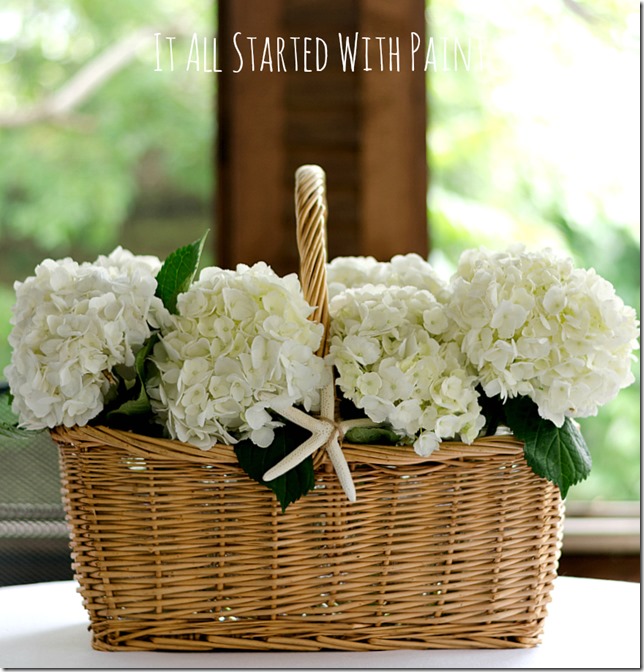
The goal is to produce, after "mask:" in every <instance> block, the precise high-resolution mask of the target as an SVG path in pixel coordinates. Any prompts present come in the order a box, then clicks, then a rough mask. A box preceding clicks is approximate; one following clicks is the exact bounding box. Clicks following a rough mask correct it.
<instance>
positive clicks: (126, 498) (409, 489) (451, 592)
mask: <svg viewBox="0 0 644 672" xmlns="http://www.w3.org/2000/svg"><path fill="white" fill-rule="evenodd" d="M296 182H297V187H296V196H297V197H296V204H297V214H298V243H299V246H300V253H301V258H302V270H301V279H302V284H303V287H304V291H305V294H306V295H307V298H309V301H311V303H314V304H316V305H318V306H319V309H318V311H317V313H316V315H315V317H316V319H318V320H321V321H322V322H323V323H324V324H327V323H328V314H327V300H326V280H325V272H324V263H323V262H324V259H325V251H324V248H325V241H324V218H325V213H326V205H325V198H324V174H323V173H322V171H321V169H319V168H317V167H311V166H307V167H303V168H301V169H300V170H299V171H298V173H297V180H296ZM52 435H53V437H54V439H55V440H56V441H57V442H58V444H59V446H60V455H61V469H62V475H63V496H64V502H65V506H66V511H67V516H68V523H69V528H70V535H71V549H72V557H73V567H74V570H75V573H76V578H77V580H78V581H79V583H80V592H81V593H82V595H83V598H84V604H85V607H86V609H87V611H88V612H89V615H90V620H91V630H92V633H93V642H92V643H93V646H94V648H96V649H100V650H107V651H115V650H123V651H125V650H131V651H133V650H183V651H204V650H213V649H254V650H290V651H314V650H320V649H334V650H347V651H364V650H381V649H427V648H466V647H467V648H471V647H477V648H505V647H529V646H534V645H536V644H537V643H538V642H539V637H540V634H541V632H542V628H543V621H544V618H545V615H546V605H547V603H548V602H549V599H550V591H551V588H552V582H553V580H554V578H555V576H556V568H557V561H558V557H559V552H560V546H561V527H562V512H561V509H562V505H561V499H560V496H559V490H558V489H557V488H556V487H555V486H554V485H552V484H551V483H548V482H547V481H545V480H543V479H540V478H538V477H537V476H535V475H534V473H533V472H532V470H531V469H530V468H529V467H528V466H527V464H526V463H525V460H524V458H523V447H522V444H520V443H519V442H517V441H516V440H515V439H513V438H512V437H509V436H497V437H491V438H486V439H479V440H477V441H476V442H475V443H474V444H473V445H471V446H467V445H464V444H461V443H458V442H447V443H444V444H442V446H441V447H440V449H439V450H438V451H437V452H435V453H434V454H433V455H432V457H431V460H428V459H424V458H421V457H419V456H418V455H416V454H415V453H414V451H413V449H411V448H409V447H407V448H401V447H398V448H393V447H377V446H357V445H349V444H346V443H345V444H343V449H344V453H345V455H346V458H347V461H348V463H349V465H350V468H351V471H352V475H353V478H354V481H355V485H356V490H357V494H358V500H357V502H354V503H351V502H349V501H348V500H347V498H346V496H345V494H344V492H343V491H342V488H341V486H340V484H339V482H338V480H337V477H336V475H335V473H334V471H333V469H332V467H331V464H330V462H329V461H328V458H326V457H325V456H324V454H323V451H318V453H317V454H316V456H315V461H314V462H315V467H316V482H315V488H314V489H313V490H312V491H311V492H309V493H308V494H307V495H306V496H305V497H303V498H302V499H301V500H300V501H298V502H297V503H295V504H293V505H291V507H289V509H288V510H287V511H286V512H285V513H282V512H281V509H280V507H279V505H278V504H277V502H276V501H275V498H274V495H273V494H272V493H271V492H270V491H269V490H268V489H266V488H263V487H262V486H260V485H258V484H257V483H256V482H254V481H252V480H251V479H250V478H249V477H248V476H246V474H245V473H244V472H243V471H242V470H241V469H240V467H239V466H238V464H237V460H236V457H235V454H234V452H233V450H232V449H231V448H230V447H229V446H225V445H216V446H214V447H213V448H212V449H211V450H209V451H202V450H199V449H198V448H195V447H192V446H189V445H186V444H182V443H180V442H177V441H170V440H162V439H152V438H150V437H145V436H140V435H135V434H132V433H127V432H121V431H116V430H112V429H107V428H105V427H82V428H79V427H75V428H62V427H61V428H57V429H55V430H53V432H52Z"/></svg>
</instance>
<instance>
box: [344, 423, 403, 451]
mask: <svg viewBox="0 0 644 672" xmlns="http://www.w3.org/2000/svg"><path fill="white" fill-rule="evenodd" d="M344 438H345V440H346V441H347V442H348V443H359V444H363V445H370V446H395V445H396V444H397V443H399V442H400V436H399V435H398V434H396V432H394V431H393V429H390V428H389V427H352V428H351V429H350V430H349V431H348V432H347V433H346V434H345V435H344Z"/></svg>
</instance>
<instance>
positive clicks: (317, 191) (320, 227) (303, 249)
mask: <svg viewBox="0 0 644 672" xmlns="http://www.w3.org/2000/svg"><path fill="white" fill-rule="evenodd" d="M295 212H296V218H297V248H298V251H299V255H300V282H301V283H302V291H303V292H304V298H305V299H306V300H307V301H308V302H309V304H310V305H311V306H314V307H315V311H314V312H313V314H312V315H311V319H312V320H315V321H316V322H320V324H322V325H323V326H324V339H323V341H322V344H321V345H320V348H319V349H318V352H317V354H318V355H320V356H321V357H323V356H324V355H325V354H326V352H327V347H328V344H327V336H328V331H329V297H328V292H327V283H326V216H327V204H326V175H325V174H324V171H323V170H322V168H320V166H313V165H311V166H301V167H300V168H298V169H297V170H296V171H295Z"/></svg>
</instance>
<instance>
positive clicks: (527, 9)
mask: <svg viewBox="0 0 644 672" xmlns="http://www.w3.org/2000/svg"><path fill="white" fill-rule="evenodd" d="M428 15H429V18H428V22H429V26H430V30H429V33H430V34H431V35H432V36H433V37H434V41H435V42H436V54H435V61H436V65H435V71H434V67H432V68H430V70H429V71H428V73H427V74H428V95H429V106H428V110H429V126H428V128H429V131H428V147H429V162H430V171H431V177H430V183H431V186H430V191H429V197H428V204H429V206H428V207H429V218H430V232H431V236H432V245H433V252H432V256H431V260H432V261H433V263H434V264H435V265H436V266H442V267H446V268H447V269H448V270H449V269H450V268H453V266H454V264H455V263H456V261H457V259H458V256H459V254H460V252H461V251H462V250H463V249H464V248H467V247H478V246H485V247H488V248H490V249H503V248H504V247H505V246H506V245H508V244H509V243H511V242H523V243H525V244H526V246H528V247H533V248H541V247H547V246H550V247H553V248H556V249H559V250H563V251H565V252H567V253H568V254H569V255H570V256H572V258H573V259H574V260H575V262H576V264H577V265H579V266H583V267H586V268H590V267H594V268H595V269H596V270H597V272H598V273H599V274H600V275H602V276H603V277H605V278H606V279H607V280H609V281H610V282H612V283H613V285H614V286H615V288H616V290H617V293H618V294H619V296H621V297H622V299H624V301H625V302H626V303H627V304H629V305H631V306H633V307H635V308H638V307H639V305H640V238H639V235H640V234H639V231H640V221H639V199H640V169H639V151H640V137H639V114H640V105H639V95H640V88H639V82H640V60H639V49H640V17H639V7H638V5H636V4H635V3H633V2H630V1H628V0H553V1H550V2H536V1H533V2H507V1H505V0H500V1H499V0H486V1H485V2H477V1H476V0H431V1H430V2H428ZM455 39H458V41H459V46H460V48H461V49H462V52H463V54H464V56H465V58H463V56H462V55H461V51H458V50H457V52H456V58H455V56H454V41H455ZM468 41H469V50H468ZM445 44H446V45H447V50H446V52H444V51H443V45H445ZM468 54H469V69H468V67H467V57H468ZM445 55H446V56H447V58H445ZM633 372H634V374H635V375H636V378H637V382H636V383H635V384H633V385H632V386H631V387H629V388H627V389H625V390H622V392H621V393H620V395H619V396H618V397H617V398H616V399H615V400H614V401H613V402H611V403H610V404H607V405H606V406H604V407H603V408H602V409H601V410H600V412H599V414H598V416H597V417H593V418H586V419H582V420H581V421H580V424H581V425H582V430H583V433H584V436H585V438H586V441H587V443H588V446H589V448H590V450H591V453H592V456H593V463H594V466H593V471H592V472H591V475H590V477H589V478H588V479H587V480H586V481H585V482H583V483H581V484H579V485H577V486H575V487H573V488H571V491H570V495H569V497H570V498H575V499H639V496H640V451H639V445H640V379H639V366H638V365H637V363H634V364H633Z"/></svg>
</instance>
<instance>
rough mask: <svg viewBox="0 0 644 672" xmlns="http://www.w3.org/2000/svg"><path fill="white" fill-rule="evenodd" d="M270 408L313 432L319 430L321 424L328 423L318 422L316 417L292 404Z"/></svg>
mask: <svg viewBox="0 0 644 672" xmlns="http://www.w3.org/2000/svg"><path fill="white" fill-rule="evenodd" d="M271 409H272V410H273V411H275V412H276V413H279V414H280V415H281V416H282V417H284V418H286V419H287V420H290V421H291V422H294V423H295V424H296V425H299V426H300V427H304V429H307V430H308V431H309V432H312V433H314V434H315V432H316V431H319V429H320V428H321V426H322V425H326V424H328V423H322V422H320V421H319V420H318V419H317V418H314V417H313V416H312V415H309V414H308V413H305V412H304V411H301V410H300V409H299V408H295V407H294V406H282V407H277V408H273V407H271Z"/></svg>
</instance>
